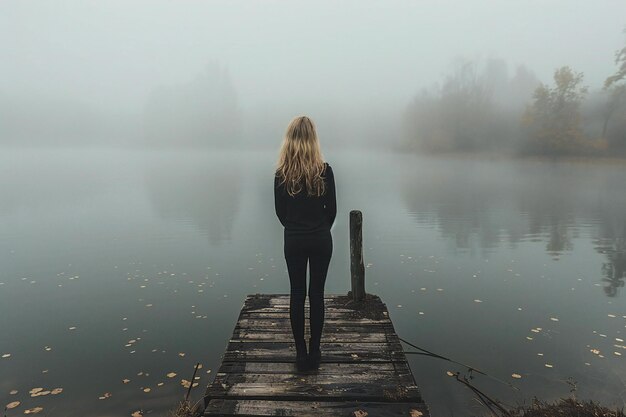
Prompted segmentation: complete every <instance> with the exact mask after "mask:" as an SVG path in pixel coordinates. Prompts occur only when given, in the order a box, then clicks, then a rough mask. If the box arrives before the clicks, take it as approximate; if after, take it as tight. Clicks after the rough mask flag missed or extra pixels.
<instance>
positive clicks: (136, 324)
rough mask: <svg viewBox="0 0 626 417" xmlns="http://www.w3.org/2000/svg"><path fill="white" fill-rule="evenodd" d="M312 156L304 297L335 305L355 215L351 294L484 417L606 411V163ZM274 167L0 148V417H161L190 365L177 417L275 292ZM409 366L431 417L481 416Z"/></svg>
mask: <svg viewBox="0 0 626 417" xmlns="http://www.w3.org/2000/svg"><path fill="white" fill-rule="evenodd" d="M325 155H326V159H327V161H328V162H329V163H330V164H331V165H332V166H333V170H334V172H335V178H336V187H337V205H338V213H337V219H336V223H335V225H334V226H333V229H332V234H333V241H334V245H333V246H334V253H333V259H332V261H331V264H330V269H329V273H328V279H327V284H326V292H328V293H346V292H347V291H348V290H349V285H350V275H349V274H350V270H349V231H348V220H349V217H348V216H349V212H350V210H353V209H358V210H361V211H362V212H363V239H364V260H365V264H366V270H365V272H366V290H367V291H368V292H371V293H375V294H377V295H379V296H380V297H381V298H382V300H383V301H384V302H385V303H386V304H387V306H388V308H389V311H390V315H391V318H392V320H393V321H394V325H395V328H396V331H397V332H398V334H399V335H400V337H402V338H404V339H406V340H408V341H411V342H412V343H414V344H416V345H418V346H421V347H423V348H425V349H428V350H430V351H434V352H436V353H438V354H440V355H444V356H447V357H450V358H452V359H454V360H456V361H458V362H462V363H464V364H467V365H470V366H473V367H476V368H478V369H480V370H482V371H484V372H486V373H487V374H489V375H490V377H485V376H482V375H477V374H474V376H475V378H474V379H473V380H472V383H473V384H475V386H476V387H478V388H479V389H480V390H481V391H483V392H486V393H488V394H489V395H490V396H492V397H494V398H498V399H501V400H502V401H503V402H505V403H506V404H511V405H515V404H519V403H522V402H529V401H530V399H531V398H532V397H533V396H537V397H539V398H542V399H547V400H553V399H556V398H558V397H562V396H569V395H572V393H574V394H575V395H576V396H577V397H578V398H581V399H595V400H598V401H600V402H602V403H604V404H605V405H609V406H620V407H621V406H624V405H625V404H626V386H625V382H626V362H625V360H624V359H625V357H626V342H625V340H626V303H625V297H626V294H625V292H626V289H625V288H624V282H625V280H626V275H625V274H626V164H621V163H606V164H603V163H600V162H597V163H593V162H551V161H539V160H511V159H506V158H502V159H500V158H491V159H490V158H469V157H467V158H460V157H456V158H454V157H424V156H413V155H406V154H405V155H399V154H395V153H387V152H382V151H370V152H356V151H348V150H342V151H331V150H326V151H325ZM275 158H276V153H275V152H274V151H271V152H269V151H245V152H240V151H210V150H208V151H184V150H180V151H172V150H160V151H157V150H154V151H141V150H115V149H83V150H77V149H67V150H62V149H55V150H45V149H6V148H5V149H3V150H2V152H1V153H0V170H1V171H0V173H1V174H2V175H1V176H0V195H1V196H2V197H1V199H0V306H1V307H0V308H1V310H0V312H1V314H0V334H1V335H2V337H1V338H0V355H1V356H2V358H0V375H1V378H0V385H1V386H0V393H1V395H0V398H2V401H4V403H3V404H7V403H9V402H12V401H21V403H22V404H21V405H20V406H19V407H18V408H16V409H13V410H9V411H8V412H7V416H11V415H21V414H23V411H24V410H25V409H28V408H32V407H43V408H44V410H43V413H45V414H46V415H49V416H57V415H59V416H60V415H62V416H83V415H89V416H113V415H121V416H130V415H131V413H132V412H134V411H137V410H144V411H145V412H146V413H147V412H151V413H152V414H153V415H165V414H166V412H167V410H169V409H171V408H173V407H174V406H175V405H176V403H177V401H179V400H180V399H181V398H182V397H183V396H184V394H185V392H186V388H185V387H183V382H182V381H181V380H183V379H184V380H191V378H192V374H193V370H194V366H195V364H196V363H197V362H200V363H201V364H202V369H201V370H200V371H199V373H198V375H199V376H200V379H199V380H197V381H196V382H198V383H199V386H198V387H196V388H194V389H193V391H192V393H193V394H192V396H193V398H194V399H198V400H199V399H200V398H201V397H202V393H203V391H204V388H205V386H206V385H207V384H208V383H209V382H210V381H211V380H212V378H213V376H214V373H215V372H216V371H217V367H218V366H219V363H220V361H221V354H222V353H223V351H224V350H225V347H226V344H227V341H228V338H229V336H230V335H231V333H232V330H233V327H234V325H235V322H236V319H237V316H238V312H239V309H240V308H241V306H242V304H243V300H244V298H245V296H246V295H247V294H251V293H257V292H260V293H288V291H289V285H288V276H287V271H286V266H285V262H284V258H283V246H282V245H283V242H282V238H283V234H282V226H281V225H280V223H279V221H278V219H277V218H276V216H275V213H274V202H273V189H272V186H273V171H274V162H275ZM407 349H409V348H408V347H407ZM409 360H410V365H411V368H412V370H413V373H414V375H415V378H416V380H417V383H418V385H419V386H420V389H421V391H422V395H423V397H424V399H425V401H426V402H427V403H428V404H429V406H430V408H431V412H432V414H433V415H434V416H450V415H457V416H458V415H461V416H465V415H471V414H473V415H476V414H479V413H482V412H483V411H484V410H483V409H482V408H480V406H479V405H478V404H477V402H476V401H475V400H474V399H473V395H472V393H471V391H470V390H469V389H467V388H466V387H464V386H463V385H461V384H460V383H459V382H457V381H456V380H455V379H454V378H452V377H450V376H448V375H447V372H448V371H450V372H457V371H459V372H461V373H462V374H464V373H465V368H464V367H463V366H460V365H456V364H453V363H450V362H445V361H441V360H439V359H434V358H430V357H425V356H418V355H410V356H409ZM168 374H169V376H168ZM173 374H176V375H173ZM513 374H516V376H520V377H521V378H515V377H513V376H512V375H513ZM511 385H512V386H514V387H516V388H517V389H513V388H511ZM33 388H42V390H41V391H43V392H46V391H51V390H53V389H55V388H62V392H60V393H58V394H54V395H53V394H52V393H50V394H48V395H37V396H35V397H31V395H30V394H29V391H30V390H32V389H33ZM14 391H17V393H13V394H12V393H11V392H14ZM55 392H58V391H55Z"/></svg>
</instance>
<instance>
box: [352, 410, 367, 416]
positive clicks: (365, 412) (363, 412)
mask: <svg viewBox="0 0 626 417" xmlns="http://www.w3.org/2000/svg"><path fill="white" fill-rule="evenodd" d="M354 416H355V417H366V416H367V411H363V410H356V411H355V412H354Z"/></svg>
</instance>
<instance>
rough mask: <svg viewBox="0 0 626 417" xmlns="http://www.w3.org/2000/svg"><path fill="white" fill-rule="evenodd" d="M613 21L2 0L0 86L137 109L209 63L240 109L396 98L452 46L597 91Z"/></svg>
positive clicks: (608, 62) (243, 4)
mask: <svg viewBox="0 0 626 417" xmlns="http://www.w3.org/2000/svg"><path fill="white" fill-rule="evenodd" d="M624 26H626V1H624V0H616V1H609V0H607V1H600V2H590V1H572V0H559V1H556V0H549V1H548V0H546V1H527V0H526V1H495V0H493V1H482V0H480V1H479V0H471V1H470V0H463V1H456V2H452V1H441V0H437V1H365V0H356V1H332V2H326V1H320V0H316V1H307V2H299V1H271V0H263V1H251V0H248V1H233V0H227V1H155V0H149V1H127V0H124V1H112V0H106V1H104V0H103V1H86V0H77V1H61V0H57V1H23V0H2V2H0V51H1V52H2V65H1V66H0V91H2V92H5V93H8V94H10V95H18V96H19V95H24V94H26V95H34V96H42V97H44V96H52V97H64V98H69V99H79V100H82V101H85V102H88V103H90V104H93V105H97V106H99V107H102V108H104V109H107V110H112V109H115V110H117V111H122V112H132V113H134V112H140V111H141V109H142V108H143V105H144V103H145V99H146V96H147V95H148V93H149V92H150V91H151V90H152V89H153V88H154V87H155V86H157V85H159V84H173V85H175V84H181V83H185V82H188V81H189V80H191V79H193V78H194V77H195V76H196V75H197V74H198V73H200V72H201V71H202V70H203V68H204V67H205V66H206V64H207V63H208V62H210V61H211V60H215V61H217V62H218V63H219V64H221V65H224V66H226V67H227V68H228V70H229V71H230V75H231V78H232V81H233V83H234V85H235V87H236V90H237V92H238V95H239V100H240V103H241V105H242V107H243V108H247V109H250V108H254V107H257V106H259V105H261V106H262V105H265V104H266V103H268V102H280V103H281V105H283V106H284V105H290V104H294V105H297V104H298V103H299V102H301V101H302V102H308V103H316V104H317V105H319V104H323V103H326V102H329V101H332V102H334V103H342V105H349V104H350V103H353V102H355V101H356V102H360V103H362V102H368V101H374V100H375V101H378V102H379V103H384V102H390V103H391V102H398V103H399V104H401V105H405V104H406V102H407V101H408V100H409V99H410V98H411V97H412V96H413V95H415V93H416V92H417V91H418V90H419V89H420V88H421V87H422V86H428V85H430V84H432V83H433V82H436V81H438V80H440V78H441V75H442V74H444V73H445V72H446V71H447V70H448V69H449V68H450V64H451V62H452V60H453V59H454V58H455V57H456V56H459V55H463V56H466V57H469V58H480V57H482V58H487V57H499V58H503V59H505V60H506V61H507V62H508V63H509V70H510V71H512V70H513V69H514V67H515V65H517V64H521V63H523V64H525V65H527V66H528V67H529V68H530V69H532V70H533V71H535V73H536V74H537V75H538V77H539V78H540V79H541V80H542V81H544V82H545V81H549V80H550V77H551V75H552V72H553V71H554V69H555V68H556V67H559V66H562V65H570V66H572V67H573V68H574V69H575V70H577V71H583V72H584V73H585V81H586V84H588V85H590V86H591V87H592V88H595V87H599V86H600V85H601V83H602V82H603V80H604V79H605V78H606V76H608V75H610V74H611V72H613V71H614V69H615V66H614V65H613V57H614V52H615V50H617V49H618V48H621V47H622V46H623V45H624V39H625V35H624V33H623V32H622V30H623V29H624Z"/></svg>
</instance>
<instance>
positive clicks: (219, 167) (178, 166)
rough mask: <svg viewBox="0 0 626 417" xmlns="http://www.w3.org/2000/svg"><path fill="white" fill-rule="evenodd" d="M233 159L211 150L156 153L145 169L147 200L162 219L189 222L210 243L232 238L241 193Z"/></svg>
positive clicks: (214, 243)
mask: <svg viewBox="0 0 626 417" xmlns="http://www.w3.org/2000/svg"><path fill="white" fill-rule="evenodd" d="M235 161H237V159H235V158H225V157H223V155H221V154H216V153H210V152H209V153H205V152H197V153H193V152H188V153H187V152H181V153H175V152H170V153H164V154H156V155H154V157H152V158H150V159H149V160H148V163H147V166H146V171H145V187H146V191H147V192H148V194H149V199H150V202H151V203H152V205H153V206H154V209H155V210H156V212H157V213H158V214H159V215H160V216H161V217H162V218H164V219H171V220H175V221H181V222H191V223H192V225H193V226H194V229H197V230H199V231H200V232H201V233H203V234H205V235H207V236H208V238H209V241H210V243H211V244H212V245H219V244H220V243H222V242H224V241H227V240H231V234H232V228H233V223H234V221H235V217H236V215H237V212H238V211H239V204H240V199H241V192H242V177H241V167H240V166H239V165H238V164H237V163H236V162H235Z"/></svg>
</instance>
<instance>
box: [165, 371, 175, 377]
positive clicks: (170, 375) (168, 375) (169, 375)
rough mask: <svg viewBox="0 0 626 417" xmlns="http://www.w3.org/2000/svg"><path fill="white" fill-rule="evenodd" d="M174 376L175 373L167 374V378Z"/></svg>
mask: <svg viewBox="0 0 626 417" xmlns="http://www.w3.org/2000/svg"><path fill="white" fill-rule="evenodd" d="M175 376H176V372H170V373H169V374H167V377H168V378H174V377H175Z"/></svg>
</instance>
